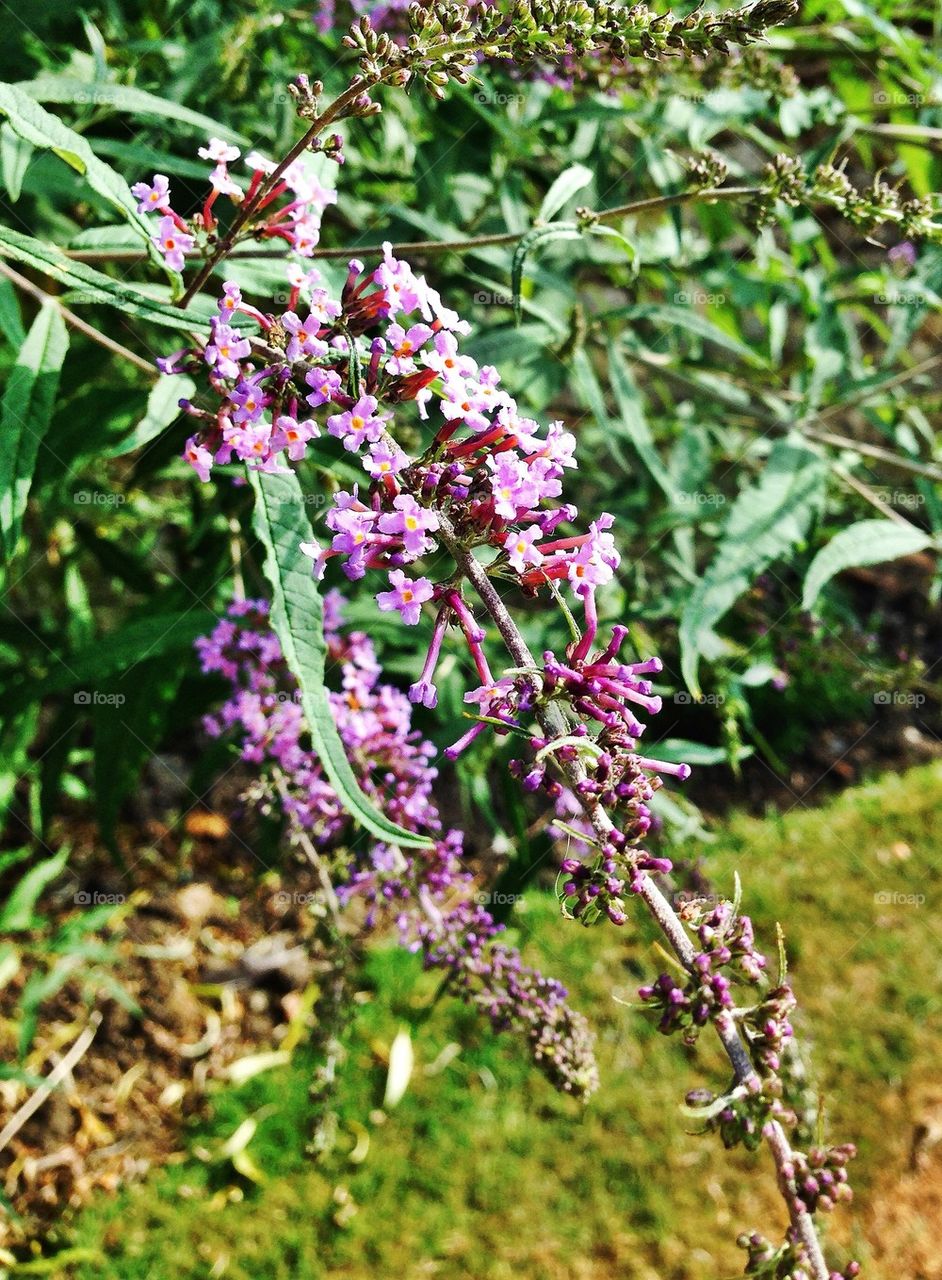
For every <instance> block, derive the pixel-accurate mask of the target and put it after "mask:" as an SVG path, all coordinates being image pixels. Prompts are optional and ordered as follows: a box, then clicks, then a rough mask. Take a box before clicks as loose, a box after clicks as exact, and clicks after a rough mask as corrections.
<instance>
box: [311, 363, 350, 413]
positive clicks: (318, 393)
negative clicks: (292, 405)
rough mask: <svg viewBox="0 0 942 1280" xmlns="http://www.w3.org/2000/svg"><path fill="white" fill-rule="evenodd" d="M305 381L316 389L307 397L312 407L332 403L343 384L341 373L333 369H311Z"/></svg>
mask: <svg viewBox="0 0 942 1280" xmlns="http://www.w3.org/2000/svg"><path fill="white" fill-rule="evenodd" d="M304 381H305V382H306V383H307V385H308V386H309V387H313V388H314V390H313V391H312V392H311V394H310V395H309V396H307V397H306V399H307V402H308V404H309V405H310V406H311V408H312V409H316V408H318V406H319V405H322V404H330V402H331V400H333V399H334V398H335V397H336V395H337V392H338V391H339V390H340V388H341V387H342V386H343V382H342V381H341V378H340V374H339V373H337V372H336V371H335V370H333V369H309V370H308V371H307V373H306V374H305V377H304Z"/></svg>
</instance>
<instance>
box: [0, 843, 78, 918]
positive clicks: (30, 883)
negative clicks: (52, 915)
mask: <svg viewBox="0 0 942 1280" xmlns="http://www.w3.org/2000/svg"><path fill="white" fill-rule="evenodd" d="M70 852H71V850H70V849H68V848H67V847H66V848H64V849H60V850H59V852H58V853H57V854H55V855H54V856H53V857H51V858H46V859H44V860H43V861H42V862H37V864H36V866H35V867H30V869H29V871H27V872H26V874H25V875H24V876H23V877H22V879H20V880H18V881H17V883H16V884H15V885H14V886H13V892H12V893H11V894H10V896H9V897H8V898H7V900H6V902H5V903H4V904H3V906H2V907H0V932H3V933H22V932H24V931H25V930H26V929H31V928H32V927H33V925H34V923H35V915H34V912H35V908H36V903H37V902H38V901H39V899H40V896H41V895H42V892H43V890H44V889H45V888H46V886H47V885H49V884H51V883H52V882H53V880H55V879H56V878H57V877H58V876H59V875H60V874H61V873H62V870H63V868H64V867H65V864H66V862H67V861H68V858H69V853H70Z"/></svg>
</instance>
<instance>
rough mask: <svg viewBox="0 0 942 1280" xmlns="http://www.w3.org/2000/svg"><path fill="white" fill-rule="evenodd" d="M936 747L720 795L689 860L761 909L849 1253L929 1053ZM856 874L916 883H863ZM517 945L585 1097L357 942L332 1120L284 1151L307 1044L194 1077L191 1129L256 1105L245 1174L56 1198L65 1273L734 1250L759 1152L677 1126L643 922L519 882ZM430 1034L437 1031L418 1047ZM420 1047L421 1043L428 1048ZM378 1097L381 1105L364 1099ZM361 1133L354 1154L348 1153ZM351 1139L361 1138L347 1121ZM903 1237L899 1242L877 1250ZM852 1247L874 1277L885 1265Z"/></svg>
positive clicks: (935, 1009)
mask: <svg viewBox="0 0 942 1280" xmlns="http://www.w3.org/2000/svg"><path fill="white" fill-rule="evenodd" d="M940 809H942V767H940V766H932V767H927V768H922V769H917V770H913V771H912V772H910V773H908V774H906V775H904V776H902V777H888V778H886V779H884V780H882V781H880V782H878V783H875V784H872V785H869V786H864V787H859V788H856V789H854V790H852V791H848V792H846V793H845V794H844V795H842V796H841V797H840V798H839V799H837V800H836V801H834V802H833V803H831V804H829V805H828V806H827V807H826V808H823V809H820V810H802V811H799V810H797V809H796V810H795V811H793V812H792V813H789V814H787V815H785V816H773V817H770V818H768V819H766V820H757V819H753V818H747V817H735V816H734V817H733V818H732V819H731V820H730V822H729V823H728V824H727V825H726V826H725V827H724V828H723V829H722V830H721V831H720V833H719V834H720V839H719V840H718V842H717V843H716V845H714V846H711V847H710V849H709V850H705V851H704V854H705V860H706V866H707V870H708V872H709V874H710V875H711V877H712V878H713V880H714V881H715V883H716V884H717V885H718V886H719V887H721V888H723V889H724V890H725V889H726V888H728V887H730V885H731V880H732V873H733V870H734V869H738V870H739V871H740V874H741V876H742V879H743V887H744V902H745V904H746V909H747V910H749V911H751V912H752V913H753V915H754V917H755V920H756V924H757V927H758V929H759V932H760V936H762V937H763V938H764V939H765V940H766V942H767V943H768V944H770V945H769V947H768V949H772V948H771V940H772V939H773V938H774V929H775V923H776V921H778V920H781V921H782V922H783V924H784V925H785V927H786V930H787V936H788V945H789V952H790V955H791V958H792V976H793V979H794V982H795V985H796V989H797V992H798V995H799V998H800V1000H801V1001H802V1005H803V1010H804V1014H803V1025H802V1031H803V1033H804V1034H805V1035H806V1039H807V1042H808V1043H809V1044H810V1046H811V1048H812V1051H813V1064H814V1078H815V1081H816V1083H817V1085H818V1087H819V1088H820V1089H821V1091H822V1093H823V1095H824V1097H825V1099H826V1111H827V1123H828V1128H829V1130H830V1132H831V1133H832V1134H833V1136H834V1137H835V1138H840V1139H845V1138H853V1139H855V1140H856V1141H858V1143H859V1144H860V1148H861V1155H860V1159H859V1160H858V1161H857V1163H856V1166H855V1167H854V1168H853V1176H854V1181H855V1184H856V1186H857V1188H858V1199H857V1201H856V1202H855V1205H854V1207H853V1210H852V1211H851V1212H848V1211H839V1212H838V1214H837V1215H835V1219H834V1229H835V1239H836V1240H837V1242H838V1246H839V1247H838V1249H837V1252H838V1255H839V1256H840V1246H841V1245H843V1244H844V1243H847V1244H850V1245H851V1246H852V1247H853V1249H854V1251H855V1253H856V1255H857V1256H859V1257H861V1258H863V1259H867V1258H868V1256H869V1246H868V1245H867V1242H866V1239H865V1238H864V1237H865V1235H866V1234H869V1233H870V1220H871V1216H872V1215H873V1213H874V1212H876V1211H878V1209H879V1205H880V1203H881V1197H883V1198H885V1196H886V1193H887V1191H888V1190H891V1189H892V1187H893V1186H894V1184H895V1181H896V1180H897V1179H898V1178H899V1176H900V1173H901V1171H902V1170H903V1168H904V1166H905V1162H906V1157H907V1153H908V1148H909V1141H910V1133H911V1129H912V1123H913V1115H912V1106H913V1102H912V1100H913V1099H914V1098H918V1096H919V1091H920V1089H921V1088H922V1087H929V1086H930V1085H931V1082H932V1079H933V1077H934V1076H935V1075H936V1074H937V1061H938V1052H939V1047H940V1025H942V1018H940V1005H942V994H940V993H942V982H940V977H942V951H940V948H939V945H938V944H939V939H940V934H942V925H940V923H939V915H938V907H939V903H940V900H942V893H940V875H942V832H940V831H939V829H938V823H937V816H938V814H939V812H940ZM878 894H890V895H892V894H900V895H921V896H922V897H923V899H924V900H923V901H922V902H919V903H918V904H917V903H907V902H905V901H898V902H891V903H883V902H880V901H879V900H877V897H876V895H878ZM520 920H521V928H520V937H521V940H522V941H523V942H524V944H525V950H526V953H527V955H528V957H529V958H530V959H531V960H533V961H535V962H538V963H540V964H542V965H543V966H545V968H546V969H547V970H548V971H550V972H552V973H554V974H556V975H558V976H559V977H561V978H562V979H563V980H564V981H565V982H566V983H567V984H568V985H569V987H570V990H571V993H572V997H573V999H574V1001H575V1002H576V1003H577V1004H578V1005H579V1006H580V1007H581V1008H582V1009H584V1010H585V1011H586V1013H587V1014H588V1015H589V1016H590V1018H591V1020H592V1022H593V1023H594V1025H595V1027H596V1028H597V1030H598V1032H599V1051H600V1052H599V1056H600V1064H601V1069H602V1076H603V1087H602V1089H601V1090H600V1092H599V1094H598V1095H597V1096H596V1097H595V1098H594V1099H593V1100H592V1102H591V1103H590V1104H589V1106H588V1107H586V1108H582V1107H580V1106H579V1105H578V1104H576V1103H574V1102H572V1101H571V1100H569V1099H565V1098H561V1097H559V1096H557V1095H555V1094H554V1093H553V1092H552V1091H551V1090H550V1088H549V1087H548V1086H547V1085H546V1084H545V1083H544V1081H543V1080H542V1078H541V1077H538V1076H536V1075H535V1074H534V1073H533V1072H532V1071H531V1070H529V1069H528V1067H527V1064H526V1061H525V1058H524V1055H523V1053H522V1052H521V1051H520V1048H519V1046H518V1045H517V1044H516V1043H515V1042H514V1041H513V1040H512V1039H510V1038H494V1037H493V1036H491V1035H490V1034H489V1033H488V1032H487V1031H486V1030H485V1029H484V1028H483V1027H482V1026H481V1025H480V1024H479V1023H478V1022H477V1021H476V1019H474V1018H473V1017H472V1016H471V1015H470V1014H469V1013H468V1012H467V1011H465V1010H462V1009H461V1008H458V1007H456V1006H455V1005H453V1004H450V1003H443V1004H441V1005H438V1006H434V1007H432V1008H431V1009H430V1002H431V1000H432V997H433V995H434V984H433V983H432V982H431V981H430V980H429V979H428V978H427V977H426V976H424V975H422V974H421V973H420V972H419V971H418V967H417V965H416V963H415V961H414V960H413V959H412V958H411V957H409V956H407V955H404V954H403V953H401V952H397V951H393V950H384V951H381V952H379V953H377V954H375V955H374V956H373V958H372V960H371V963H370V966H369V970H368V973H367V975H366V979H365V981H364V984H363V987H364V990H363V992H362V994H361V997H360V998H361V1001H362V1003H361V1004H360V1005H359V1006H358V1013H357V1017H356V1020H355V1023H354V1025H353V1027H352V1028H351V1030H350V1033H349V1034H348V1036H347V1038H346V1044H345V1050H346V1061H345V1063H344V1064H343V1066H342V1070H341V1083H340V1087H339V1091H338V1093H337V1096H336V1099H335V1106H336V1110H337V1117H338V1136H337V1145H336V1146H335V1148H334V1150H333V1151H332V1152H331V1153H330V1154H329V1155H327V1156H326V1157H324V1158H322V1159H321V1160H319V1161H312V1159H311V1158H310V1157H309V1156H308V1155H306V1153H305V1147H306V1144H307V1142H308V1140H309V1136H310V1121H309V1117H310V1111H309V1105H310V1104H309V1102H308V1097H307V1086H308V1082H309V1079H310V1071H311V1067H312V1063H311V1062H310V1060H305V1058H304V1057H303V1055H298V1056H296V1060H295V1062H294V1063H293V1065H292V1066H291V1067H290V1068H286V1069H284V1070H281V1071H279V1072H277V1073H274V1072H273V1073H269V1074H267V1075H264V1076H262V1077H258V1078H257V1079H256V1080H254V1081H253V1082H252V1083H251V1084H250V1085H248V1086H246V1087H244V1088H243V1089H242V1090H240V1091H235V1092H232V1091H230V1092H228V1093H224V1094H221V1095H219V1096H218V1097H217V1098H216V1100H215V1103H214V1115H213V1118H212V1121H211V1124H210V1126H209V1128H208V1129H207V1127H206V1126H205V1125H204V1127H203V1128H202V1130H201V1131H200V1132H199V1133H198V1134H197V1135H196V1136H195V1138H194V1142H195V1143H196V1144H197V1145H201V1146H203V1147H205V1148H208V1149H210V1150H212V1149H214V1147H216V1146H218V1144H219V1143H220V1142H221V1141H222V1140H223V1139H224V1138H225V1137H226V1136H228V1135H229V1134H231V1133H232V1132H233V1131H234V1130H235V1128H236V1127H237V1126H238V1124H239V1123H240V1121H241V1120H242V1119H243V1118H244V1117H245V1116H246V1115H248V1114H254V1113H259V1112H260V1113H261V1120H260V1124H259V1129H258V1131H257V1134H256V1136H255V1138H254V1139H253V1141H252V1143H251V1145H250V1147H249V1151H250V1153H251V1155H252V1158H253V1159H254V1161H255V1163H256V1164H257V1165H258V1166H259V1167H260V1168H261V1169H262V1170H264V1172H265V1175H266V1182H265V1183H264V1185H262V1186H260V1187H255V1186H253V1185H252V1184H250V1183H248V1182H245V1181H243V1180H242V1179H241V1178H240V1177H239V1176H238V1175H237V1174H235V1173H234V1172H233V1170H232V1168H231V1165H229V1164H227V1163H225V1162H222V1163H216V1164H207V1163H206V1162H204V1161H201V1160H199V1159H197V1158H195V1157H193V1156H190V1157H188V1158H187V1159H186V1160H184V1161H183V1162H181V1163H179V1164H177V1165H175V1166H173V1167H171V1168H167V1169H165V1170H163V1171H160V1172H156V1173H155V1174H154V1175H153V1176H152V1177H151V1178H150V1179H149V1180H148V1181H147V1182H145V1183H143V1184H141V1185H138V1186H135V1187H132V1188H129V1189H127V1190H125V1191H123V1192H122V1193H120V1194H119V1195H118V1196H117V1197H115V1198H113V1199H108V1198H104V1197H102V1198H100V1199H98V1200H97V1201H96V1202H95V1203H93V1204H92V1205H91V1206H90V1207H89V1208H87V1209H86V1210H85V1211H84V1212H82V1213H81V1214H80V1215H79V1216H78V1217H77V1219H76V1220H75V1222H74V1224H73V1229H72V1241H71V1243H72V1244H73V1245H74V1246H76V1247H79V1248H82V1249H92V1250H96V1251H98V1252H99V1254H100V1256H99V1257H98V1258H97V1259H96V1260H95V1261H94V1262H89V1263H87V1264H85V1265H82V1264H79V1265H76V1266H75V1267H74V1268H73V1269H72V1271H71V1273H70V1274H72V1275H74V1276H77V1277H80V1278H81V1280H101V1278H102V1277H109V1278H110V1277H114V1278H115V1280H117V1278H120V1280H144V1278H145V1277H146V1278H147V1280H163V1278H164V1277H166V1278H167V1280H170V1278H171V1277H172V1278H173V1280H190V1278H191V1277H192V1278H194V1280H195V1278H196V1277H200V1278H202V1277H206V1276H210V1275H212V1276H225V1277H227V1278H229V1280H299V1278H300V1280H317V1278H318V1277H321V1276H327V1275H330V1276H332V1277H340V1276H343V1277H351V1278H355V1280H361V1278H362V1280H367V1277H369V1280H374V1278H379V1280H386V1278H387V1277H396V1278H399V1277H403V1278H407V1280H408V1278H411V1277H415V1278H416V1280H418V1278H419V1277H444V1278H447V1280H459V1278H460V1280H465V1278H467V1280H510V1278H511V1277H521V1276H524V1277H527V1278H528V1280H562V1278H564V1277H565V1278H572V1280H601V1278H602V1277H613V1276H616V1275H617V1276H619V1277H629V1278H631V1280H634V1278H637V1280H718V1278H721V1277H725V1276H727V1275H730V1276H733V1275H739V1274H741V1271H742V1255H741V1253H740V1252H739V1250H737V1249H736V1247H735V1245H734V1240H735V1237H736V1235H737V1233H738V1232H739V1231H740V1230H743V1229H746V1228H752V1227H756V1228H760V1229H763V1230H767V1231H768V1232H769V1233H771V1232H773V1231H775V1230H777V1229H778V1228H779V1227H780V1226H781V1210H780V1208H779V1205H778V1203H777V1198H776V1194H775V1190H774V1186H773V1182H772V1178H771V1174H770V1170H769V1164H768V1161H767V1159H766V1158H765V1157H764V1156H763V1155H761V1154H760V1155H757V1156H755V1157H751V1156H748V1155H744V1154H742V1153H734V1154H733V1155H728V1154H726V1153H724V1152H723V1150H722V1148H721V1147H720V1145H719V1142H718V1140H716V1139H714V1138H712V1137H697V1136H692V1135H690V1134H689V1133H687V1132H686V1131H685V1129H686V1126H687V1124H688V1122H687V1121H686V1120H685V1119H684V1117H683V1116H682V1114H681V1112H680V1107H679V1104H680V1102H681V1100H682V1097H683V1094H684V1092H685V1090H686V1089H689V1088H691V1087H693V1086H695V1085H697V1084H701V1083H708V1084H715V1083H717V1082H719V1081H721V1080H722V1079H723V1075H722V1066H721V1063H720V1061H719V1059H718V1056H717V1054H716V1052H715V1051H714V1049H713V1046H712V1044H711V1043H710V1042H709V1039H708V1038H704V1042H703V1044H702V1045H701V1047H700V1049H699V1050H698V1051H697V1052H696V1053H690V1052H688V1051H686V1050H684V1049H683V1047H682V1046H680V1045H679V1044H677V1043H675V1042H674V1041H666V1040H664V1039H662V1038H661V1037H660V1036H659V1035H658V1034H657V1033H656V1032H655V1031H654V1030H653V1029H652V1028H651V1027H650V1026H649V1025H648V1024H647V1023H646V1022H645V1021H644V1019H643V1018H642V1017H641V1016H640V1015H639V1014H638V1013H637V1012H636V1011H635V1010H633V1009H629V1008H625V1007H624V1006H623V1005H621V1004H618V1003H617V1002H616V1001H615V1000H614V999H613V994H615V995H618V996H620V997H621V998H622V999H628V1000H632V999H634V992H635V989H636V987H637V985H638V981H639V979H640V978H641V977H642V976H643V975H645V976H646V975H648V974H650V972H651V971H652V969H653V966H654V965H655V964H656V963H657V961H656V958H655V956H654V955H653V954H652V953H651V950H650V947H651V941H652V935H650V934H649V933H648V932H646V931H644V930H642V931H641V932H639V931H638V930H637V929H635V928H628V929H625V930H624V931H616V930H614V929H611V928H607V929H605V928H603V929H598V930H593V931H589V932H586V931H583V930H582V929H580V928H579V927H578V926H577V925H574V924H568V923H566V922H563V921H561V920H559V919H558V917H557V915H556V910H555V906H554V904H553V903H552V902H551V901H550V900H549V899H548V898H547V897H545V896H542V895H540V894H538V893H533V894H531V895H530V896H529V897H528V898H527V900H526V906H525V911H524V913H523V915H522V916H521V917H520ZM401 1026H411V1027H412V1028H413V1036H414V1041H415V1050H416V1070H415V1074H414V1076H413V1080H412V1083H411V1086H410V1089H409V1091H408V1093H407V1095H406V1097H405V1098H404V1100H403V1101H402V1102H401V1104H400V1105H399V1107H398V1108H396V1109H395V1110H394V1111H393V1112H392V1113H391V1114H390V1115H388V1116H386V1117H385V1118H383V1117H381V1116H380V1115H378V1111H377V1109H378V1108H379V1105H380V1102H381V1099H382V1093H383V1087H384V1081H385V1067H384V1065H383V1061H382V1054H383V1051H384V1049H385V1047H386V1046H388V1045H389V1043H390V1042H391V1040H392V1037H393V1036H394V1035H395V1033H396V1031H397V1029H398V1028H399V1027H401ZM452 1043H455V1044H457V1045H460V1046H461V1049H460V1052H459V1053H458V1054H457V1056H455V1057H454V1058H452V1059H451V1061H450V1062H449V1063H448V1065H445V1066H443V1067H442V1065H441V1064H442V1062H443V1061H444V1059H443V1058H442V1057H440V1055H442V1051H443V1050H445V1048H446V1046H448V1045H449V1044H452ZM436 1060H438V1066H439V1067H440V1068H441V1069H437V1070H435V1069H433V1070H430V1067H432V1068H434V1067H435V1065H436ZM380 1121H381V1122H380ZM364 1131H365V1132H367V1133H368V1134H369V1150H368V1152H367V1154H366V1158H365V1159H363V1160H361V1161H360V1162H358V1163H352V1162H351V1161H350V1159H349V1155H350V1153H351V1151H353V1150H354V1148H356V1146H357V1144H358V1140H360V1139H362V1136H363V1134H364ZM360 1148H361V1152H360V1153H362V1141H361V1142H360ZM903 1261H904V1260H903ZM900 1262H901V1260H900V1259H899V1258H896V1259H893V1258H892V1257H889V1258H888V1259H887V1261H886V1262H885V1263H880V1262H876V1263H874V1264H873V1265H872V1266H871V1267H870V1268H869V1270H868V1272H867V1274H868V1275H870V1276H871V1277H874V1278H875V1280H887V1278H888V1277H890V1276H891V1275H892V1276H893V1277H894V1280H900V1277H901V1276H902V1275H904V1274H905V1272H904V1271H903V1270H901V1267H900Z"/></svg>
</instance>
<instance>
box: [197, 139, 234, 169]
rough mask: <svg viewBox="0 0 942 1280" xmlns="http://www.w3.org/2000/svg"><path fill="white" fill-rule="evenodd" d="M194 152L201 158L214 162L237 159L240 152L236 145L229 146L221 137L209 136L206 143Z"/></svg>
mask: <svg viewBox="0 0 942 1280" xmlns="http://www.w3.org/2000/svg"><path fill="white" fill-rule="evenodd" d="M196 154H197V155H198V156H199V157H200V159H201V160H212V161H213V162H214V163H215V164H228V162H229V161H230V160H238V158H239V156H240V155H241V154H242V152H241V151H240V150H239V148H238V147H231V146H230V145H229V144H228V142H223V141H222V139H221V138H210V140H209V143H208V145H207V146H205V147H200V149H199V151H198V152H197V153H196Z"/></svg>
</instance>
